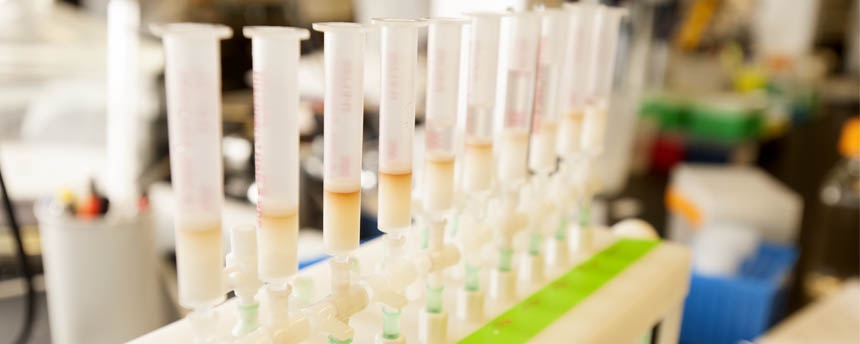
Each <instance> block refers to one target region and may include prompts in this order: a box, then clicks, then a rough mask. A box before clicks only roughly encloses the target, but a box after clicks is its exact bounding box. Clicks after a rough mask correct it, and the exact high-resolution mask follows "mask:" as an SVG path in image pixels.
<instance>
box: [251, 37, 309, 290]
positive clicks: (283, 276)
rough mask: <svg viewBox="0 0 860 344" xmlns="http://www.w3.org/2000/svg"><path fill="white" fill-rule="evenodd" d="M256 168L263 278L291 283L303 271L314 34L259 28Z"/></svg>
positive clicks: (255, 60) (255, 56)
mask: <svg viewBox="0 0 860 344" xmlns="http://www.w3.org/2000/svg"><path fill="white" fill-rule="evenodd" d="M243 32H244V34H245V37H248V38H251V40H252V42H251V43H252V44H251V53H252V57H253V65H254V69H253V82H254V137H255V142H254V166H255V168H256V171H255V174H256V182H257V192H258V196H259V197H258V199H257V246H258V247H259V262H258V264H259V274H260V278H261V279H262V280H264V281H267V282H269V283H273V284H278V285H285V284H286V283H287V278H288V277H289V276H291V275H293V274H294V273H296V271H297V270H298V253H297V246H296V243H297V241H298V238H299V219H298V209H299V128H298V106H299V92H298V64H299V55H300V54H301V48H300V42H301V40H303V39H307V38H308V37H309V36H310V33H309V32H308V30H305V29H299V28H290V27H276V26H254V27H246V28H245V29H244V30H243Z"/></svg>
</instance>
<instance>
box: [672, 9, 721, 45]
mask: <svg viewBox="0 0 860 344" xmlns="http://www.w3.org/2000/svg"><path fill="white" fill-rule="evenodd" d="M718 4H719V1H718V0H698V1H696V2H695V3H694V4H693V5H691V6H690V9H689V10H688V11H687V13H686V15H685V16H684V21H683V22H682V23H681V30H680V31H679V32H678V35H677V36H675V47H676V48H678V49H680V50H683V51H690V50H693V49H695V48H696V47H697V46H699V43H700V42H701V40H702V36H704V34H705V30H706V29H707V28H708V24H710V23H711V19H712V18H713V17H714V13H716V9H717V5H718Z"/></svg>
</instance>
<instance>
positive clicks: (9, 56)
mask: <svg viewBox="0 0 860 344" xmlns="http://www.w3.org/2000/svg"><path fill="white" fill-rule="evenodd" d="M109 2H110V0H68V1H66V0H0V177H2V179H0V181H2V183H0V184H2V186H3V188H2V195H3V200H4V208H3V211H0V342H10V343H11V342H16V341H20V342H22V343H50V342H54V341H56V342H72V343H74V342H89V343H94V342H97V341H96V340H95V339H93V341H76V340H75V339H72V340H67V339H60V338H57V337H58V336H63V337H66V338H78V339H77V340H80V338H88V337H86V336H92V337H90V338H113V339H112V340H110V341H108V342H120V341H125V340H129V339H132V338H135V337H138V336H140V335H142V334H144V333H146V332H149V331H152V330H154V329H156V328H158V327H161V326H163V325H165V324H167V323H169V322H172V321H174V320H176V319H179V318H180V317H182V316H184V315H185V314H184V312H185V310H184V309H183V308H181V307H179V306H178V304H177V297H178V296H177V288H176V284H177V281H176V268H175V255H174V234H173V232H174V228H173V211H174V198H173V191H172V188H171V183H170V180H171V176H170V161H169V152H168V143H167V140H168V130H167V116H166V112H167V111H166V102H165V88H164V57H163V51H162V45H161V41H160V40H159V39H157V38H156V37H155V36H154V35H153V34H152V33H151V32H150V30H149V29H148V27H149V24H151V23H164V22H186V21H191V22H204V23H220V24H224V25H227V26H229V27H230V28H232V29H233V31H234V33H241V32H242V27H245V26H250V25H279V26H293V27H304V28H308V29H310V26H311V23H314V22H323V21H346V22H359V23H369V22H370V18H376V17H431V16H432V17H439V16H445V17H452V16H453V17H456V16H461V14H462V13H464V12H468V11H476V10H496V11H501V10H505V9H507V8H516V9H526V8H532V7H533V6H537V5H543V6H546V7H559V6H561V4H562V3H563V2H564V1H560V0H543V1H542V0H471V1H468V0H467V1H463V0H414V1H402V0H140V1H139V3H140V24H139V32H138V35H137V38H138V39H139V45H137V46H136V49H137V50H138V52H137V54H135V55H134V56H125V57H118V58H116V59H118V60H119V61H126V62H127V63H126V64H123V63H119V64H117V62H115V61H110V59H111V58H109V54H108V49H107V47H108V42H110V41H111V36H112V35H114V33H112V32H111V31H110V30H109V28H110V27H111V26H110V25H109V22H108V18H107V12H108V3H109ZM601 3H604V4H607V5H612V6H620V7H624V8H626V9H627V10H628V14H629V15H628V16H626V17H625V18H624V19H623V22H622V26H621V36H620V40H619V47H618V50H617V57H616V59H615V65H614V66H612V68H615V70H616V72H615V80H614V81H613V86H612V89H613V91H612V92H613V96H612V102H611V104H610V106H609V118H608V123H607V128H608V130H607V135H606V142H605V153H604V154H603V156H601V157H600V159H599V161H598V163H597V166H596V169H597V171H598V173H597V174H598V175H600V176H601V179H602V180H601V183H600V185H601V189H600V191H599V196H598V197H597V199H598V201H597V203H596V204H595V208H594V210H593V211H592V214H591V216H592V218H593V221H594V222H595V223H601V224H606V225H612V224H614V223H617V222H619V221H621V220H624V219H628V218H642V219H644V220H646V221H648V222H649V223H651V224H652V225H653V226H654V228H656V229H657V230H658V232H659V234H660V235H661V237H663V238H665V239H666V240H674V241H679V242H683V243H685V244H687V245H689V247H691V248H692V250H693V252H694V262H693V272H692V274H691V285H690V292H689V295H688V297H687V300H686V302H685V312H684V315H683V322H682V327H681V341H682V342H684V343H736V342H738V341H739V340H754V339H756V338H760V337H761V336H765V337H767V336H771V337H772V338H783V337H784V338H795V339H796V338H799V337H798V336H801V335H799V334H798V333H804V334H803V335H810V333H813V334H814V333H815V331H816V329H815V327H816V326H818V324H822V323H830V324H838V325H840V326H844V327H843V328H842V330H843V331H847V333H849V337H847V338H848V340H849V341H847V342H849V343H850V342H851V341H850V340H851V339H852V338H853V340H854V341H853V342H855V343H856V342H857V340H860V339H858V338H860V337H858V336H860V282H858V280H857V278H858V276H860V117H858V116H860V21H858V18H860V6H859V5H858V1H857V0H635V1H634V0H629V1H601ZM422 35H424V37H423V38H421V39H422V40H423V39H426V33H424V34H422ZM367 40H368V41H367V44H368V47H369V48H368V49H367V52H368V55H367V56H366V59H365V63H366V67H365V70H366V72H365V75H366V78H365V81H364V83H365V103H364V105H365V120H364V140H365V141H364V142H365V143H364V156H363V160H364V161H363V167H362V175H361V186H362V195H363V197H362V213H361V237H362V240H368V239H371V238H374V237H376V236H378V235H379V234H380V232H379V231H378V230H377V226H376V215H375V214H376V207H377V205H376V204H377V202H376V186H377V156H378V154H377V152H376V150H377V148H376V147H377V139H378V133H379V129H378V128H379V123H378V118H379V117H378V103H379V98H380V97H379V87H378V85H379V56H378V55H379V53H378V49H373V48H370V47H373V46H376V45H377V44H378V38H377V37H375V36H374V35H368V38H367ZM374 40H376V42H374ZM117 42H119V43H117V44H122V42H124V41H123V40H122V39H120V40H118V41H117ZM322 46H323V41H322V34H321V33H319V32H315V31H311V37H310V39H308V40H305V41H302V42H301V60H300V64H299V70H298V77H299V92H300V97H301V102H300V110H301V111H300V118H299V125H300V130H301V140H300V142H301V143H300V160H301V167H300V171H301V172H300V185H301V192H300V195H299V198H300V202H299V204H300V210H299V216H300V217H299V218H300V226H301V231H300V241H299V245H298V251H299V258H300V261H301V266H306V265H309V264H313V263H314V262H317V261H319V260H321V259H324V258H325V257H326V256H325V254H324V249H323V247H324V246H323V238H322V232H321V228H322V210H321V209H322V199H323V198H322V194H323V189H322V173H323V164H322V152H323V147H322V146H323V139H322V133H323V130H322V125H323V119H322V113H323V111H322V107H323V90H324V87H323V59H322ZM419 46H421V47H423V46H424V45H419ZM251 66H252V61H251V41H250V40H249V39H247V38H245V37H243V36H242V35H241V34H234V35H233V36H232V37H231V38H228V39H226V40H223V41H222V42H221V69H222V70H221V75H222V82H221V91H222V101H223V104H222V109H223V141H222V155H223V166H224V193H225V196H226V203H225V205H224V215H223V222H224V228H231V227H233V226H234V225H236V224H241V223H247V222H248V221H249V219H253V218H254V216H255V215H254V214H255V212H256V209H255V202H256V200H257V192H256V186H255V183H254V163H255V162H254V120H253V107H254V104H253V97H252V78H251V73H250V70H251ZM111 68H113V69H114V70H113V71H112V72H110V73H109V70H110V69H111ZM122 68H137V69H138V70H139V73H134V74H133V75H136V81H135V85H136V86H135V87H133V88H132V92H134V93H136V96H135V97H134V99H136V101H134V102H127V103H122V98H121V96H118V95H117V94H118V93H116V94H115V93H112V92H115V91H116V89H115V88H112V87H111V86H110V85H112V82H113V81H111V80H114V79H112V78H122V77H123V73H122V72H121V71H122V70H123V69H122ZM117 71H119V72H117ZM109 74H111V75H110V77H109ZM129 75H132V74H131V73H129ZM417 76H418V82H417V88H418V89H417V95H418V101H417V103H418V104H417V106H416V108H417V109H418V113H417V116H416V128H417V129H416V131H417V135H419V136H420V135H422V134H421V133H422V124H423V123H424V121H423V109H424V106H423V98H424V94H425V90H424V87H425V81H424V80H425V77H426V51H419V58H418V73H417ZM461 89H462V91H463V93H465V89H466V88H465V87H464V88H461ZM111 107H119V108H132V109H134V111H130V112H129V114H131V115H133V116H129V117H128V118H127V119H126V121H127V122H125V123H123V124H120V126H123V125H124V126H126V127H125V129H117V130H121V132H122V133H123V134H122V135H121V137H119V138H114V139H111V138H110V136H111V134H110V133H111V130H109V129H108V128H109V121H107V118H108V115H107V114H108V113H109V109H110V108H111ZM128 128H133V130H128ZM423 141H424V140H423V139H416V140H415V142H416V144H417V143H421V142H423ZM106 142H112V145H113V144H117V145H122V147H124V148H125V149H124V150H120V152H134V154H133V155H131V156H128V155H127V154H126V155H124V156H123V157H121V158H119V160H120V161H123V164H124V165H123V166H125V167H124V169H123V171H122V173H126V174H127V175H131V176H133V179H134V180H136V185H133V186H132V189H134V190H138V191H136V193H135V194H134V197H136V198H137V197H138V196H140V197H139V201H137V203H138V204H139V209H140V210H141V211H143V212H145V213H146V214H147V216H145V217H136V218H135V219H134V220H133V221H140V222H146V226H151V227H152V228H154V231H153V232H152V233H149V232H146V231H122V230H117V228H114V227H123V226H129V225H132V226H134V225H135V224H134V223H132V224H129V223H122V221H119V220H116V219H114V218H111V217H109V216H104V214H106V213H107V212H108V210H109V209H110V204H111V199H112V197H114V195H111V194H106V193H105V190H106V188H107V185H106V182H105V180H107V176H106V175H105V174H106V169H105V166H107V164H108V163H109V161H111V159H117V158H115V157H114V158H111V157H110V156H111V153H110V152H111V150H112V149H113V147H111V146H108V145H107V144H106ZM117 142H118V143H117ZM420 146H421V145H418V146H416V154H415V155H416V157H415V159H414V160H415V162H416V168H417V169H420V165H421V164H422V161H423V159H422V158H421V154H422V152H421V150H422V149H423V148H421V147H420ZM416 183H417V184H420V180H416ZM117 197H122V196H117ZM48 199H49V200H50V203H51V204H50V205H46V204H42V203H45V202H47V201H46V200H48ZM58 203H60V204H67V206H68V208H64V209H61V211H64V212H70V213H72V214H73V216H71V219H65V218H58V217H56V216H52V215H51V214H49V213H50V212H52V211H56V209H46V208H51V207H56V204H58ZM251 221H253V220H251ZM82 233H84V234H82ZM225 233H227V232H226V231H225ZM225 245H226V240H225ZM22 251H23V253H24V255H23V256H22ZM94 262H96V263H98V264H96V263H94ZM51 268H53V269H55V270H57V271H58V272H57V273H54V274H52V275H51V277H50V278H48V279H46V278H45V277H44V276H45V274H44V273H43V272H45V271H47V270H50V269H51ZM93 276H95V277H93ZM94 285H111V286H112V287H111V288H109V290H108V291H99V292H98V293H94V292H93V288H94V287H93V286H94ZM46 290H47V292H48V293H54V294H50V295H51V296H49V298H51V300H57V301H51V302H54V304H49V301H48V299H47V298H46ZM846 293H847V294H846ZM55 294H56V295H57V296H54V295H55ZM844 295H850V296H849V297H845V296H844ZM839 297H842V299H840V300H842V301H843V303H844V304H840V305H839V306H838V307H837V306H833V307H830V308H828V309H825V310H821V309H818V308H816V309H815V311H816V312H818V313H816V314H815V316H816V317H818V318H816V321H818V322H817V323H815V322H813V323H812V325H810V324H809V323H801V324H798V323H799V322H795V323H786V322H784V321H786V319H791V317H792V316H801V315H803V314H805V313H808V312H812V311H811V310H812V309H813V308H812V307H815V305H817V304H819V303H823V302H828V300H831V299H833V298H839ZM819 308H820V307H819ZM122 309H127V310H129V311H127V312H121V311H119V310H122ZM828 311H829V312H830V313H826V312H828ZM107 318H122V323H123V324H125V325H123V326H109V328H103V327H101V325H99V324H102V323H104V321H106V320H105V319H107ZM834 319H836V320H834ZM803 326H806V327H803ZM846 326H847V327H846ZM800 327H803V328H800ZM58 328H63V330H58ZM77 331H80V332H77ZM810 331H811V332H810ZM821 331H824V330H821ZM828 331H830V330H828ZM852 333H853V334H852ZM851 336H853V337H851ZM804 338H805V339H800V341H799V342H815V341H814V340H813V341H808V338H812V337H804ZM843 338H845V337H843ZM52 339H53V340H52ZM775 342H777V341H775ZM784 342H786V341H784ZM787 342H791V341H787ZM796 342H797V341H795V343H796ZM837 342H838V341H837Z"/></svg>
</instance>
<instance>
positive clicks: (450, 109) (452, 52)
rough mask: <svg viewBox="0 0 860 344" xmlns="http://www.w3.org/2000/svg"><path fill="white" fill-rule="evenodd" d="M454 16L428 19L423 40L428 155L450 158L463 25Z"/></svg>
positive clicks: (451, 156) (457, 94) (456, 107)
mask: <svg viewBox="0 0 860 344" xmlns="http://www.w3.org/2000/svg"><path fill="white" fill-rule="evenodd" d="M465 24H466V21H465V20H463V19H456V18H434V19H430V22H429V28H428V41H427V108H426V111H425V117H426V121H427V128H426V130H427V133H426V140H427V141H426V150H427V154H428V155H435V156H440V157H445V158H450V159H453V158H454V151H455V149H454V128H455V126H456V124H457V113H458V112H459V110H458V108H459V107H458V100H459V99H458V96H459V91H460V60H461V51H460V50H461V49H460V47H461V43H462V37H463V36H462V35H463V26H464V25H465Z"/></svg>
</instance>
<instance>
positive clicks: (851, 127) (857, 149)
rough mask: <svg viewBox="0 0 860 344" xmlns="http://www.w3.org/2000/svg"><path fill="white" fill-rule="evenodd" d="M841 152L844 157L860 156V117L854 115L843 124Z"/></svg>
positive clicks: (840, 138)
mask: <svg viewBox="0 0 860 344" xmlns="http://www.w3.org/2000/svg"><path fill="white" fill-rule="evenodd" d="M839 154H842V156H844V157H860V117H853V118H851V119H849V120H847V121H845V124H843V125H842V135H841V136H840V137H839Z"/></svg>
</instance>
